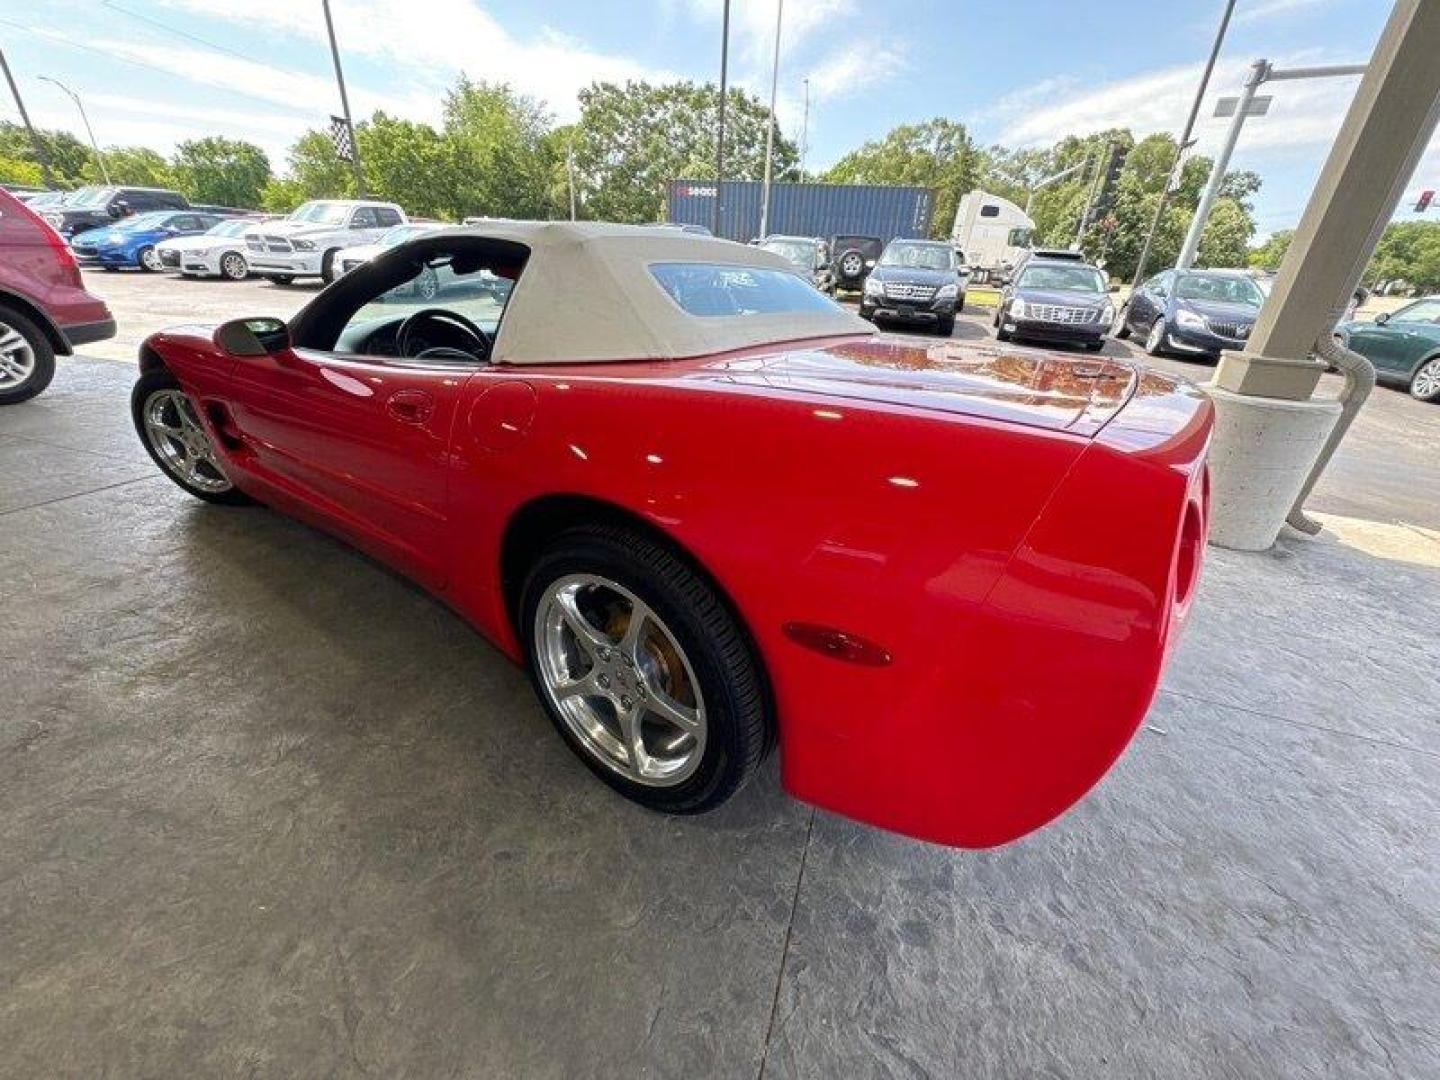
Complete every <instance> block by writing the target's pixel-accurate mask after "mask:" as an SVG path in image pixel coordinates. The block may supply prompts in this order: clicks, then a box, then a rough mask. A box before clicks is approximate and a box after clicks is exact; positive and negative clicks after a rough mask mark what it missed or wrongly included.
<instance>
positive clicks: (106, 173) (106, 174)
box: [36, 75, 110, 185]
mask: <svg viewBox="0 0 1440 1080" xmlns="http://www.w3.org/2000/svg"><path fill="white" fill-rule="evenodd" d="M36 78H38V79H40V81H41V82H48V83H54V84H55V85H56V86H58V87H59V88H60V89H61V90H64V91H65V93H67V94H69V95H70V100H71V101H73V102H75V108H77V109H79V110H80V120H81V122H82V123H84V125H85V134H86V135H89V136H90V149H92V150H94V151H95V160H96V162H97V163H98V164H99V165H100V175H101V176H102V177H103V178H104V180H105V183H106V184H107V185H108V184H109V183H110V170H109V169H107V168H106V167H105V155H104V154H102V153H100V144H99V143H97V142H96V141H95V131H94V129H92V128H91V127H90V117H88V116H86V115H85V104H84V102H82V101H81V100H80V95H79V94H77V93H75V91H74V90H71V89H70V87H68V86H66V85H65V84H64V83H62V82H61V81H60V80H59V79H52V78H51V77H50V76H49V75H38V76H36Z"/></svg>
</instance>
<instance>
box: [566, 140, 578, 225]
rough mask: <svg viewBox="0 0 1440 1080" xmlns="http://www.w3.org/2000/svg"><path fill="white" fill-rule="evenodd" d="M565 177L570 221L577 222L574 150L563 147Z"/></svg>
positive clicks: (571, 147)
mask: <svg viewBox="0 0 1440 1080" xmlns="http://www.w3.org/2000/svg"><path fill="white" fill-rule="evenodd" d="M565 175H566V177H567V178H568V179H569V181H570V220H571V221H575V220H577V218H576V214H575V148H574V147H573V146H567V147H565Z"/></svg>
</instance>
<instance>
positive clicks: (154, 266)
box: [140, 247, 165, 274]
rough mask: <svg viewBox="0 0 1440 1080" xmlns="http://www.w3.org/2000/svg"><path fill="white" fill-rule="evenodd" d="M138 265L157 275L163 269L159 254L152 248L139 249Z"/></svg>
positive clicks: (163, 265)
mask: <svg viewBox="0 0 1440 1080" xmlns="http://www.w3.org/2000/svg"><path fill="white" fill-rule="evenodd" d="M140 265H141V266H143V267H144V268H145V269H146V270H149V271H150V272H151V273H152V274H158V273H159V272H160V271H161V270H164V269H165V264H164V263H162V262H161V261H160V253H159V252H158V251H156V250H155V249H154V248H153V247H147V248H141V249H140Z"/></svg>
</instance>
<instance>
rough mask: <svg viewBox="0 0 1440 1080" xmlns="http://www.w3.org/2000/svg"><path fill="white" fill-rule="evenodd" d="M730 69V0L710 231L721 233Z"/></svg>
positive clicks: (724, 19)
mask: <svg viewBox="0 0 1440 1080" xmlns="http://www.w3.org/2000/svg"><path fill="white" fill-rule="evenodd" d="M729 70H730V0H725V11H724V14H723V15H722V16H721V23H720V122H719V124H718V125H717V128H716V134H715V205H714V207H713V208H712V210H711V216H710V231H711V232H712V233H714V234H715V235H716V236H719V235H720V193H721V192H722V191H723V190H725V80H726V77H727V75H728V73H729Z"/></svg>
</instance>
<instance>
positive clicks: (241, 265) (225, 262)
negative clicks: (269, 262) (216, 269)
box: [220, 251, 250, 281]
mask: <svg viewBox="0 0 1440 1080" xmlns="http://www.w3.org/2000/svg"><path fill="white" fill-rule="evenodd" d="M220 273H221V274H223V275H224V276H225V277H227V278H229V279H230V280H231V281H244V280H245V278H246V277H248V276H249V274H250V267H249V265H248V264H246V262H245V256H244V255H241V254H240V253H239V252H238V251H227V252H226V253H225V254H224V255H221V256H220Z"/></svg>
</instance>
